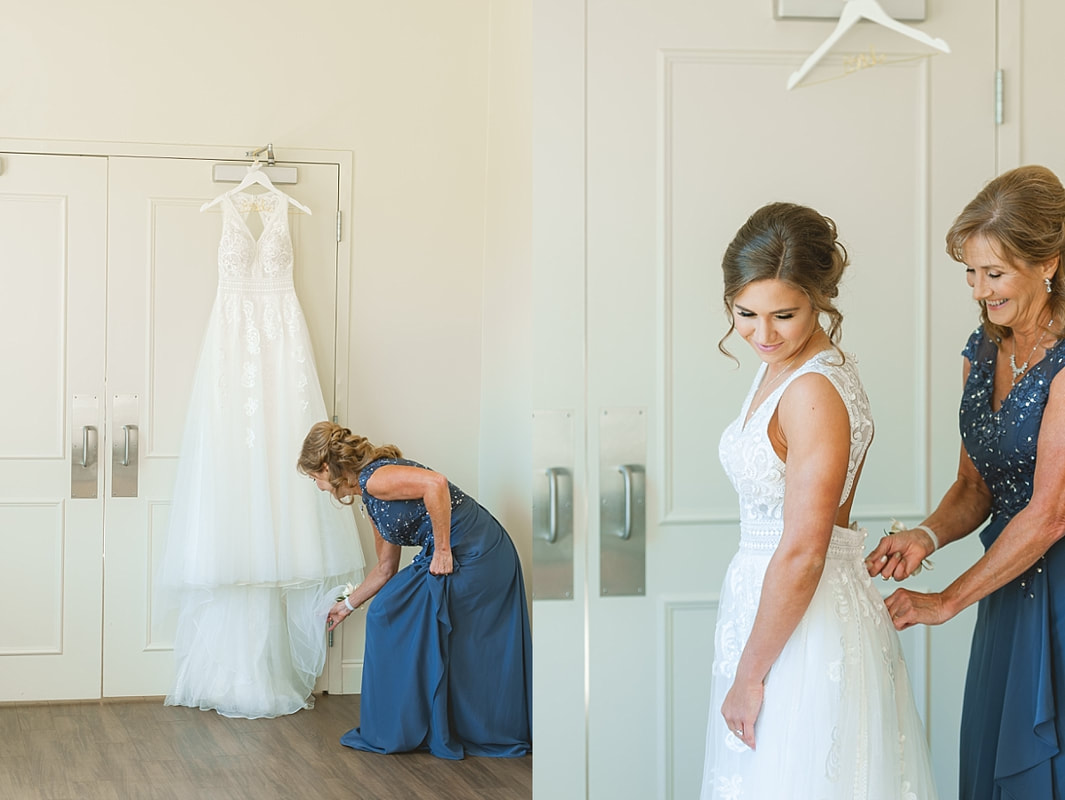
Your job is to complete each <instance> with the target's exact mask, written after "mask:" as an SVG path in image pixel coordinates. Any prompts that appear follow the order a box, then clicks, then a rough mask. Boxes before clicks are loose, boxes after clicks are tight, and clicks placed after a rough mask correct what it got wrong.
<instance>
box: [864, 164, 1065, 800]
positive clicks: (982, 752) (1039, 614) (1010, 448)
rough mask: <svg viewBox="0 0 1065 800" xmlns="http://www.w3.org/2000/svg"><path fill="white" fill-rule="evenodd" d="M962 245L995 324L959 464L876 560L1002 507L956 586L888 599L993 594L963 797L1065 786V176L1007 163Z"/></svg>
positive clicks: (976, 345) (938, 600)
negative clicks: (922, 513) (949, 481)
mask: <svg viewBox="0 0 1065 800" xmlns="http://www.w3.org/2000/svg"><path fill="white" fill-rule="evenodd" d="M947 251H948V252H949V253H950V255H951V256H952V257H953V258H954V259H955V260H956V261H960V262H962V263H963V264H964V265H965V271H966V274H967V276H968V280H969V285H970V286H971V287H972V290H973V299H974V300H976V301H977V303H979V305H980V316H981V323H982V324H981V325H980V327H979V328H978V329H977V330H976V331H975V332H974V333H973V334H972V335H971V336H970V337H969V341H968V343H967V344H966V346H965V349H964V350H963V351H962V355H963V356H964V359H965V360H964V362H963V374H964V379H965V388H964V391H963V394H962V400H961V412H960V427H961V439H962V450H961V463H960V465H959V467H958V477H957V479H956V480H955V481H954V484H953V485H952V486H951V487H950V489H949V490H948V491H947V493H946V495H945V496H944V497H943V499H942V500H941V501H940V503H939V506H938V507H937V508H936V509H935V511H933V512H932V514H931V516H929V517H928V518H927V519H926V520H924V522H923V523H922V525H921V526H918V527H916V528H914V529H911V530H904V531H901V532H898V533H895V534H892V535H889V536H886V537H885V538H884V539H882V540H881V541H880V543H879V545H878V546H877V548H876V549H875V550H874V551H873V552H872V553H871V554H870V555H869V557H868V561H867V564H868V568H869V572H870V574H872V575H882V576H883V577H885V578H887V577H893V578H895V579H896V580H901V579H902V578H905V577H907V576H908V575H910V574H911V573H912V572H913V571H914V569H915V568H916V567H917V566H918V565H919V564H920V562H921V560H922V559H924V558H925V557H926V556H928V555H929V554H931V553H932V551H933V550H935V549H936V547H937V546H942V545H946V544H948V543H950V542H953V541H957V540H958V539H960V538H962V537H963V536H966V535H968V534H969V533H970V532H972V531H974V530H976V529H977V528H979V527H980V526H981V525H983V523H984V522H985V520H986V521H987V525H986V526H984V528H983V530H982V531H981V532H980V540H981V541H982V542H983V545H984V548H985V552H984V555H983V556H982V557H981V558H980V559H979V560H978V561H977V562H976V563H975V564H974V565H973V566H972V567H970V568H969V569H968V570H966V571H965V572H964V573H963V574H962V575H961V576H960V577H959V578H958V579H957V580H955V581H954V582H953V583H951V584H950V585H949V586H948V587H947V588H946V589H944V590H943V591H942V592H935V593H930V594H922V593H919V592H911V591H908V590H906V589H899V590H897V591H896V592H895V593H894V594H892V595H891V596H890V597H889V598H888V599H887V606H888V610H889V611H890V612H891V615H892V617H893V619H894V622H895V627H896V628H898V629H899V630H901V629H903V628H907V627H909V626H911V625H914V624H918V623H924V624H927V625H937V624H940V623H942V622H945V621H947V620H949V619H951V618H952V617H954V616H955V615H956V614H958V612H960V611H961V610H962V609H963V608H966V607H967V606H969V605H971V604H973V603H977V602H978V603H979V606H978V611H977V621H976V628H975V630H974V632H973V643H972V651H971V654H970V658H969V671H968V675H967V677H966V681H965V696H964V705H963V708H962V722H961V769H960V797H961V798H962V800H1007V798H1009V799H1016V800H1021V799H1023V800H1029V799H1030V800H1065V752H1063V749H1062V746H1063V745H1065V542H1063V540H1062V536H1063V534H1065V377H1061V373H1062V367H1063V366H1065V273H1063V271H1062V256H1063V254H1065V189H1063V188H1062V185H1061V182H1060V181H1059V180H1058V178H1057V176H1055V175H1054V174H1053V173H1052V172H1050V170H1047V169H1045V168H1043V167H1035V166H1031V167H1021V168H1019V169H1015V170H1012V171H1010V172H1007V173H1005V174H1003V175H1001V176H999V177H998V178H996V179H995V180H993V181H991V182H990V183H989V184H988V185H987V186H986V187H985V188H984V190H983V191H981V192H980V193H979V194H978V195H977V196H976V197H975V198H974V199H973V201H972V202H971V203H969V205H968V206H967V207H966V208H965V210H964V211H962V213H961V214H960V215H959V216H958V218H957V220H955V222H954V225H953V226H952V227H951V229H950V231H949V232H948V234H947ZM989 518H990V519H989ZM937 540H938V541H937ZM1059 704H1061V705H1062V708H1060V709H1059V708H1058V707H1057V706H1058V705H1059Z"/></svg>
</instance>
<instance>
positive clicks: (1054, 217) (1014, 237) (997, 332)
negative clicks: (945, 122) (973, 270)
mask: <svg viewBox="0 0 1065 800" xmlns="http://www.w3.org/2000/svg"><path fill="white" fill-rule="evenodd" d="M973 236H984V237H986V238H987V239H988V241H989V242H990V243H991V245H992V246H993V247H995V248H996V249H997V250H998V251H999V254H1000V255H1001V256H1003V257H1005V258H1007V259H1008V260H1009V261H1011V262H1012V263H1013V264H1015V265H1018V266H1021V267H1025V268H1027V269H1034V268H1036V267H1040V266H1042V265H1043V264H1046V263H1047V262H1048V261H1052V260H1054V258H1058V259H1059V261H1058V267H1057V270H1056V271H1055V272H1054V275H1053V277H1052V278H1051V279H1050V288H1051V293H1050V297H1048V298H1047V299H1048V301H1049V304H1050V311H1051V314H1052V315H1053V327H1052V328H1051V332H1052V333H1053V334H1054V335H1055V336H1057V337H1061V335H1062V327H1063V320H1065V276H1063V273H1062V264H1061V260H1060V259H1061V258H1062V257H1063V256H1065V188H1063V187H1062V185H1061V181H1060V180H1059V179H1058V176H1057V175H1055V174H1054V173H1053V172H1051V171H1050V170H1049V169H1047V168H1046V167H1040V166H1037V165H1030V166H1026V167H1017V168H1016V169H1011V170H1010V171H1009V172H1004V173H1002V174H1001V175H999V176H998V177H997V178H995V179H994V180H992V181H991V182H990V183H988V184H987V186H985V187H984V188H983V189H982V190H981V191H980V193H979V194H977V195H976V197H974V198H973V199H972V200H971V201H970V202H969V204H968V205H967V206H965V208H964V209H963V210H962V212H961V213H960V214H958V218H957V219H955V220H954V224H953V225H951V226H950V230H949V231H947V254H948V255H950V257H951V258H953V259H954V260H955V261H957V262H959V263H962V264H964V263H965V254H964V248H965V243H966V242H967V241H969V239H970V238H972V237H973ZM980 321H981V322H982V323H983V325H984V330H985V331H987V332H988V334H989V335H990V336H991V338H992V339H994V340H995V341H996V342H1001V341H1004V340H1006V339H1008V338H1010V337H1011V336H1012V335H1013V332H1012V331H1011V330H1010V329H1009V328H1005V327H1003V326H1001V325H996V324H994V323H993V322H991V320H990V319H988V317H987V306H986V305H985V304H983V303H981V304H980Z"/></svg>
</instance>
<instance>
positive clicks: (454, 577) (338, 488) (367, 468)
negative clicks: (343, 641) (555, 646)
mask: <svg viewBox="0 0 1065 800" xmlns="http://www.w3.org/2000/svg"><path fill="white" fill-rule="evenodd" d="M298 467H299V470H300V471H301V472H303V473H304V474H306V475H308V476H310V477H311V478H313V479H314V480H315V482H316V483H317V484H318V488H319V489H321V490H322V491H327V492H330V493H332V494H333V495H334V496H335V497H337V498H338V499H339V500H341V502H346V503H351V502H354V496H355V495H360V496H361V497H362V502H363V504H364V506H365V508H366V512H367V514H368V515H369V518H370V521H371V523H372V525H373V529H374V539H375V544H376V547H377V566H375V567H374V568H373V569H372V570H371V571H370V572H369V573H368V574H367V576H366V579H365V580H364V581H363V582H362V583H361V584H359V586H357V587H356V588H355V590H354V591H353V592H352V593H351V594H350V595H349V596H348V597H347V598H346V600H342V601H339V602H337V603H336V605H334V606H333V607H332V608H331V609H330V611H329V615H328V626H329V630H333V629H334V628H335V627H336V626H337V625H339V624H340V623H341V622H342V621H343V620H344V619H346V618H347V617H348V616H349V615H350V614H351V613H352V610H353V609H355V608H358V607H359V606H360V605H362V604H363V603H365V602H366V601H368V600H369V599H370V598H371V597H372V598H374V602H373V603H371V604H370V606H369V610H368V612H367V617H366V652H365V661H364V667H363V677H362V699H361V704H360V720H359V722H360V725H359V727H358V728H355V729H354V730H351V731H348V732H347V733H346V734H344V736H343V737H341V740H340V741H341V743H342V744H345V745H347V746H348V747H353V748H356V749H358V750H369V751H371V752H376V753H398V752H405V751H410V750H429V751H430V752H431V753H432V754H433V755H435V756H438V757H440V758H450V759H460V758H463V756H464V755H466V754H469V755H477V756H501V757H514V756H523V755H526V754H527V753H529V752H531V749H532V735H531V718H532V713H531V707H532V688H531V687H532V683H531V682H532V643H531V637H530V633H529V614H528V607H527V605H526V599H525V583H524V579H523V577H522V571H521V563H520V562H519V560H518V554H517V552H516V551H515V549H514V544H513V542H512V541H511V539H510V536H509V535H508V534H507V532H506V531H505V530H504V529H503V526H502V525H500V524H499V522H497V521H496V519H495V518H494V517H493V516H492V515H491V514H490V513H489V512H488V511H487V510H486V509H485V508H483V507H482V506H481V505H479V504H478V503H477V501H476V500H474V499H473V498H472V497H470V496H469V495H467V494H465V493H464V492H462V490H461V489H459V488H458V487H457V486H455V485H453V484H452V483H450V482H449V481H448V480H447V478H445V477H444V476H443V475H441V474H440V473H439V472H434V471H433V470H431V469H428V468H427V467H424V466H422V465H421V464H418V463H416V462H414V461H409V460H407V459H404V458H403V457H402V454H401V453H400V451H399V449H398V448H396V447H395V446H393V445H386V446H384V447H375V446H374V445H373V444H371V443H370V442H369V441H367V440H366V439H365V438H364V437H362V436H357V435H355V434H353V433H352V432H351V431H350V430H348V429H347V428H343V427H341V426H340V425H336V424H335V423H332V422H319V423H317V424H315V425H314V426H313V427H312V428H311V430H310V433H308V434H307V437H306V439H305V440H304V442H303V450H302V452H301V454H300V459H299V464H298ZM404 545H413V546H416V547H420V548H421V552H420V553H419V554H418V555H417V556H415V557H414V561H413V562H412V563H411V564H410V565H409V566H407V567H405V568H404V569H402V570H399V569H398V568H399V560H400V550H401V548H402V547H403V546H404Z"/></svg>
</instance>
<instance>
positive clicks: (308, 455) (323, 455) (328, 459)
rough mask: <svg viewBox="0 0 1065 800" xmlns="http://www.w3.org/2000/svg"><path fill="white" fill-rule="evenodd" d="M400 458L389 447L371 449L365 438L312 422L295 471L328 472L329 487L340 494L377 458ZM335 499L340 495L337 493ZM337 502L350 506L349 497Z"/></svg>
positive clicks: (387, 445)
mask: <svg viewBox="0 0 1065 800" xmlns="http://www.w3.org/2000/svg"><path fill="white" fill-rule="evenodd" d="M402 457H403V454H402V453H401V452H400V451H399V448H398V447H396V446H395V445H393V444H386V445H383V446H381V447H377V446H375V445H374V444H373V443H372V442H371V441H370V440H369V439H367V438H366V437H365V436H357V435H355V434H354V433H352V432H351V431H350V430H348V429H347V428H344V427H342V426H340V425H337V424H336V423H335V422H328V421H323V422H316V423H314V425H312V426H311V430H310V433H308V434H307V437H306V438H305V439H304V440H303V448H302V449H301V450H300V457H299V461H297V462H296V469H297V470H299V471H300V472H301V473H303V474H304V475H310V474H311V473H312V472H320V471H321V470H322V469H323V468H325V469H326V470H328V472H329V483H330V484H332V486H333V489H334V490H340V489H341V488H342V487H344V486H345V484H348V479H349V478H350V479H351V480H352V481H357V480H358V479H359V473H360V472H362V470H363V469H364V468H365V467H366V465H367V464H369V463H370V462H372V461H376V460H377V459H379V458H402ZM337 495H338V496H339V495H340V493H339V491H337ZM340 502H342V503H344V502H347V503H348V504H350V503H354V502H355V501H354V499H353V498H352V497H351V496H350V495H349V496H348V497H347V498H346V499H345V498H341V500H340Z"/></svg>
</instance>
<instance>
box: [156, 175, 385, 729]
mask: <svg viewBox="0 0 1065 800" xmlns="http://www.w3.org/2000/svg"><path fill="white" fill-rule="evenodd" d="M221 202H222V238H221V242H220V244H219V247H218V278H219V281H218V293H217V295H216V298H215V302H214V307H213V309H212V311H211V316H210V321H209V323H208V327H207V332H206V334H205V337H204V340H203V346H202V350H201V353H200V360H199V365H198V368H197V372H196V376H195V381H194V384H193V387H192V393H191V396H190V399H189V407H188V413H187V416H186V422H185V429H184V435H183V440H182V445H181V454H180V460H179V463H178V471H177V479H176V483H175V487H174V495H173V504H172V507H171V514H170V524H169V531H168V537H167V543H166V551H165V555H164V556H163V559H162V563H161V566H160V569H159V572H158V575H157V598H158V599H159V602H162V603H164V604H167V603H175V604H176V605H177V611H178V621H177V632H176V636H175V642H174V655H175V662H176V677H175V682H174V687H173V690H172V691H171V692H170V694H169V695H168V696H167V698H166V703H167V704H168V705H183V706H194V707H199V708H203V709H215V710H217V711H218V712H219V713H220V714H224V715H226V716H235V717H249V718H256V717H275V716H279V715H282V714H291V713H293V712H295V711H298V710H299V709H301V708H309V707H310V706H311V705H312V704H313V696H312V694H311V692H312V689H313V687H314V684H315V681H316V678H317V676H318V675H319V674H320V673H321V671H322V668H323V666H324V663H325V649H326V638H325V613H326V610H327V609H328V607H329V606H330V605H331V604H332V602H333V598H332V597H331V596H330V595H331V594H332V592H333V591H334V590H335V588H336V586H337V585H339V584H343V583H345V582H347V581H348V580H351V579H353V578H355V577H358V576H359V575H361V571H362V568H363V565H364V559H363V554H362V549H361V547H360V545H359V541H358V537H357V534H356V531H355V523H354V518H353V516H352V513H351V510H350V509H349V508H346V507H344V508H341V507H339V506H337V504H336V503H333V502H331V499H330V497H329V496H328V495H327V494H325V493H323V492H319V491H318V489H317V488H316V487H315V485H314V483H313V481H311V480H309V479H307V478H306V477H305V476H303V475H300V474H299V473H298V472H297V471H296V460H297V457H298V455H299V449H300V446H301V444H302V442H303V438H304V436H306V434H307V431H308V430H309V429H310V427H311V425H312V424H313V423H315V422H318V421H320V420H323V419H326V418H327V416H326V409H325V403H324V401H323V398H322V392H321V388H320V386H319V382H318V377H317V375H316V372H315V365H314V355H313V352H312V350H311V342H310V338H309V335H308V332H307V325H306V321H305V319H304V316H303V312H302V310H301V308H300V304H299V301H298V300H297V298H296V293H295V290H294V288H293V283H292V268H293V255H292V241H291V238H290V236H289V228H288V202H287V199H286V196H285V195H282V194H281V193H279V192H272V191H271V192H266V193H262V194H246V193H239V194H235V195H233V196H231V197H225V198H223V200H222V201H221ZM253 212H257V213H258V214H259V217H260V219H261V221H262V232H261V233H260V235H259V236H258V237H256V236H254V235H253V233H252V231H251V229H250V228H249V226H248V218H249V215H250V214H251V213H253Z"/></svg>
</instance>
